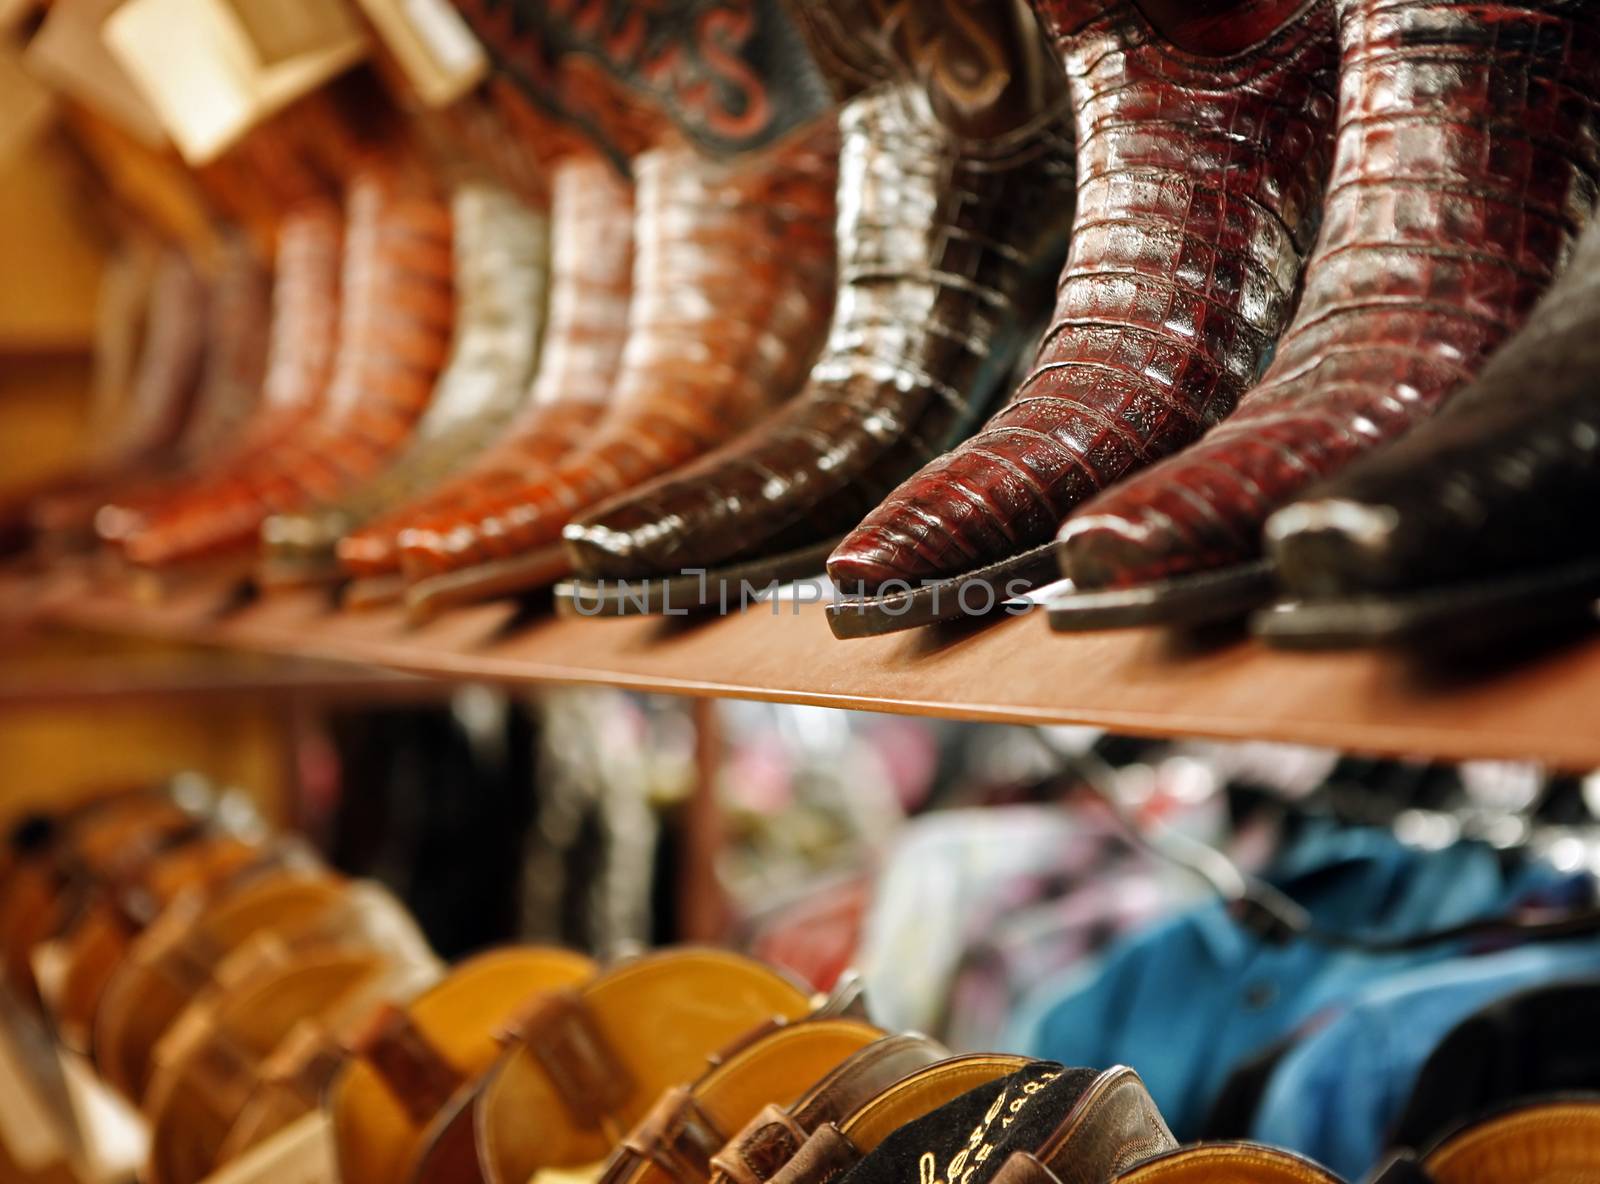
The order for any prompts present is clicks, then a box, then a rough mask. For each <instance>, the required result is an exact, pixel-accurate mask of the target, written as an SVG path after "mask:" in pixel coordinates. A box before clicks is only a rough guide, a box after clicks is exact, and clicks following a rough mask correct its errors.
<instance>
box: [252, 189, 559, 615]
mask: <svg viewBox="0 0 1600 1184" xmlns="http://www.w3.org/2000/svg"><path fill="white" fill-rule="evenodd" d="M451 221H452V224H453V232H454V237H455V286H456V290H457V292H458V293H459V294H460V295H459V299H458V302H457V308H456V317H457V330H456V338H455V343H454V345H453V346H452V349H451V355H450V360H449V362H448V364H447V365H446V366H445V369H444V372H443V373H442V374H441V375H440V377H439V384H438V389H437V390H436V392H435V393H434V396H433V399H432V401H431V402H430V403H429V405H428V410H427V412H426V413H425V414H424V415H423V416H422V418H421V419H420V420H419V421H418V423H417V427H416V431H415V433H414V434H413V436H412V440H411V443H410V444H409V445H408V446H407V447H406V449H405V450H404V452H402V453H401V454H400V456H399V457H397V458H396V459H395V461H394V462H393V464H391V465H389V466H388V467H387V468H385V469H384V470H383V471H382V472H381V473H380V474H379V475H378V476H377V477H376V478H375V479H373V480H372V481H370V482H367V483H365V484H363V485H361V486H359V487H358V488H357V489H355V490H353V491H352V492H351V493H350V494H349V495H348V496H346V497H344V498H342V499H340V500H339V501H338V502H335V503H333V504H329V505H324V506H321V507H319V508H317V509H314V510H311V511H308V512H305V513H301V514H287V515H279V516H276V517H273V518H269V519H267V521H266V522H265V523H264V524H263V525H262V531H261V538H262V543H263V550H264V556H263V565H262V573H263V578H265V579H267V580H268V582H284V581H287V582H291V583H292V582H299V581H303V580H307V579H310V580H317V579H326V578H329V577H330V576H334V575H337V574H338V572H339V567H338V563H337V556H336V554H335V547H336V546H337V544H338V542H339V540H340V539H341V538H342V537H343V536H344V535H345V534H347V533H349V531H350V530H351V529H352V528H353V527H355V526H357V525H359V524H360V523H362V522H364V521H367V520H368V519H371V518H372V517H374V516H375V515H376V514H377V513H379V512H380V511H381V510H382V509H384V508H385V507H386V506H392V505H394V504H395V503H396V502H398V501H400V500H402V498H403V497H404V496H405V494H406V493H407V491H411V492H415V491H417V490H421V489H426V488H430V487H432V486H435V485H437V484H438V482H439V481H440V480H441V479H442V478H444V477H447V476H449V475H450V474H451V473H452V472H453V471H454V470H456V469H459V468H460V467H461V465H462V464H463V463H464V462H465V461H467V460H469V459H470V458H471V457H472V456H473V455H474V454H475V453H477V452H479V451H481V450H482V448H483V447H484V446H485V445H486V444H488V443H489V441H490V440H491V439H492V438H493V437H494V436H496V435H498V434H499V433H500V432H501V430H502V429H503V428H504V427H505V426H506V424H507V423H508V422H509V421H510V419H511V417H512V416H513V414H515V412H516V411H517V408H518V405H519V404H520V403H521V402H522V399H523V396H524V394H525V393H526V391H527V387H528V380H529V377H530V376H531V375H532V373H533V368H534V365H535V362H536V361H537V358H538V352H539V337H540V330H541V329H542V327H543V320H544V304H545V299H544V297H545V278H546V267H545V261H546V247H547V240H546V230H547V226H546V221H545V218H544V216H543V215H542V214H539V213H535V212H534V211H533V210H531V209H529V208H528V207H526V206H525V205H523V203H522V202H520V201H519V200H518V199H517V198H515V197H513V196H512V195H511V194H510V193H509V192H507V191H505V190H504V189H501V188H500V187H498V186H495V185H489V184H484V183H470V184H464V185H462V186H461V187H460V188H458V189H457V190H456V192H455V193H454V195H453V196H452V198H451Z"/></svg>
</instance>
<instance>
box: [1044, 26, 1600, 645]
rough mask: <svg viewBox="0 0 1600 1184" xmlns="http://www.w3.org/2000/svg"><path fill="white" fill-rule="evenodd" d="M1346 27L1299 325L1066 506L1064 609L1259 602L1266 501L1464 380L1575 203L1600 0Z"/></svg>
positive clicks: (1588, 134)
mask: <svg viewBox="0 0 1600 1184" xmlns="http://www.w3.org/2000/svg"><path fill="white" fill-rule="evenodd" d="M1340 24H1341V40H1342V42H1343V64H1342V75H1341V86H1340V131H1339V144H1338V152H1337V155H1336V158H1335V164H1334V173H1333V178H1332V181H1331V184H1330V187H1329V191H1328V198H1327V206H1326V211H1325V213H1324V216H1323V228H1322V233H1321V237H1320V239H1319V241H1318V244H1317V249H1316V251H1315V253H1314V254H1313V257H1312V261H1311V263H1310V265H1309V267H1308V268H1307V272H1306V281H1305V291H1304V295H1303V297H1302V299H1301V302H1300V307H1299V309H1298V311H1297V312H1296V314H1295V320H1294V323H1293V325H1292V326H1291V328H1290V329H1289V331H1288V333H1286V334H1285V336H1284V339H1283V341H1282V342H1281V343H1280V344H1279V346H1278V350H1277V353H1276V356H1275V357H1274V359H1273V362H1272V366H1271V368H1270V369H1269V370H1268V371H1267V373H1266V375H1265V376H1264V378H1263V379H1262V381H1261V383H1260V385H1258V386H1257V387H1256V388H1255V389H1254V390H1252V391H1251V392H1250V394H1249V395H1248V396H1247V397H1246V398H1245V400H1244V401H1243V402H1242V403H1241V405H1240V407H1239V410H1238V411H1237V413H1236V414H1235V415H1234V416H1233V417H1232V418H1231V419H1230V420H1228V421H1227V422H1226V423H1224V424H1223V425H1222V426H1220V427H1219V428H1217V429H1216V430H1215V431H1213V432H1212V433H1211V434H1210V435H1209V436H1207V437H1206V439H1205V440H1204V441H1202V442H1201V443H1200V444H1199V445H1197V446H1196V447H1194V448H1192V449H1190V450H1189V451H1187V452H1185V453H1183V454H1182V455H1180V456H1178V457H1175V458H1173V459H1172V460H1169V461H1167V462H1166V463H1164V464H1162V465H1160V466H1157V467H1155V468H1153V469H1151V470H1150V471H1149V472H1147V473H1143V474H1141V475H1140V476H1139V477H1137V478H1135V479H1134V480H1132V481H1129V482H1127V483H1126V484H1124V485H1122V486H1120V487H1119V488H1117V489H1114V490H1112V491H1111V492H1110V493H1108V494H1107V495H1106V496H1104V497H1101V498H1098V499H1096V500H1095V501H1094V502H1092V503H1090V504H1089V505H1087V506H1085V507H1084V508H1083V510H1082V511H1081V512H1080V513H1079V514H1078V515H1076V516H1075V517H1074V518H1072V519H1071V520H1070V521H1068V522H1067V523H1066V525H1065V526H1064V527H1063V529H1062V532H1061V540H1062V543H1061V548H1062V554H1061V561H1062V564H1063V566H1064V567H1065V569H1066V570H1067V572H1068V573H1069V574H1070V575H1071V576H1072V579H1073V583H1074V584H1075V585H1076V586H1077V587H1078V588H1079V589H1087V590H1089V594H1088V595H1085V596H1083V598H1082V599H1081V600H1080V599H1079V598H1078V597H1069V598H1064V600H1063V602H1062V603H1061V605H1060V607H1059V609H1057V608H1055V607H1054V606H1053V607H1052V614H1051V616H1052V622H1053V623H1055V624H1057V625H1058V626H1059V627H1062V628H1071V627H1091V626H1095V625H1101V624H1106V623H1132V622H1137V621H1165V622H1173V623H1182V622H1186V621H1196V620H1201V619H1205V618H1212V617H1220V616H1233V615H1236V614H1239V613H1242V612H1244V611H1246V610H1248V609H1249V608H1251V607H1253V605H1254V604H1256V603H1258V602H1259V601H1260V600H1261V599H1262V598H1263V597H1264V596H1265V595H1267V594H1268V593H1269V592H1270V587H1271V577H1270V574H1269V573H1268V572H1267V570H1266V564H1265V563H1264V562H1263V561H1261V560H1260V558H1259V556H1260V555H1261V546H1262V539H1261V533H1262V530H1261V528H1262V524H1263V523H1264V521H1265V520H1266V518H1267V517H1268V516H1269V515H1270V514H1271V513H1272V511H1273V510H1274V509H1276V508H1277V507H1278V506H1280V505H1282V504H1284V503H1285V502H1287V501H1289V500H1290V499H1291V498H1292V497H1293V496H1294V495H1295V494H1296V493H1298V492H1299V491H1300V490H1301V489H1303V488H1305V487H1306V486H1308V485H1309V484H1310V483H1312V482H1313V481H1315V480H1317V479H1318V478H1321V477H1326V476H1328V475H1329V474H1331V473H1333V472H1335V471H1337V470H1339V469H1341V468H1342V467H1343V466H1345V465H1346V464H1348V463H1349V462H1350V461H1351V460H1353V459H1354V458H1355V457H1357V456H1359V455H1360V454H1361V453H1363V452H1365V451H1367V450H1369V449H1371V448H1373V447H1374V446H1376V445H1377V444H1379V443H1382V442H1383V441H1385V440H1388V439H1391V438H1393V437H1394V436H1397V435H1399V434H1400V433H1402V432H1404V431H1405V430H1406V429H1407V428H1409V427H1411V426H1412V425H1413V424H1415V423H1416V422H1417V421H1418V420H1420V419H1422V418H1423V417H1425V416H1427V415H1428V414H1430V413H1431V412H1432V411H1433V410H1434V409H1435V408H1437V407H1438V406H1439V404H1440V403H1441V402H1442V401H1443V400H1444V399H1446V398H1447V397H1448V396H1449V395H1450V394H1451V393H1452V392H1454V391H1455V390H1456V389H1458V388H1459V387H1461V386H1462V385H1463V384H1464V383H1465V382H1466V381H1467V380H1469V379H1470V378H1472V376H1473V375H1474V374H1475V373H1476V372H1477V371H1478V369H1479V368H1480V367H1481V366H1482V364H1483V362H1484V361H1485V360H1486V359H1487V357H1488V355H1489V354H1490V352H1491V351H1493V350H1494V349H1495V348H1496V347H1497V346H1498V345H1499V344H1500V343H1501V342H1502V341H1504V340H1505V339H1506V338H1507V337H1508V336H1509V335H1510V334H1511V333H1512V332H1513V331H1514V330H1515V329H1516V328H1517V326H1518V325H1520V324H1521V323H1522V321H1523V320H1524V318H1525V317H1526V315H1527V313H1528V311H1529V309H1530V308H1531V307H1532V306H1533V304H1534V302H1535V301H1536V300H1537V299H1538V298H1539V295H1540V293H1541V292H1543V291H1544V289H1545V288H1546V287H1547V286H1548V285H1549V284H1550V282H1551V279H1552V277H1553V275H1554V274H1555V271H1556V269H1557V268H1558V267H1559V266H1560V264H1561V262H1562V261H1563V260H1564V259H1565V258H1566V256H1567V253H1568V250H1569V248H1570V247H1571V245H1572V242H1573V240H1574V238H1575V237H1576V236H1577V234H1578V232H1579V231H1580V230H1581V229H1582V227H1583V225H1584V223H1585V222H1586V221H1587V220H1588V218H1589V215H1590V211H1591V210H1592V208H1593V206H1594V202H1595V196H1596V178H1597V176H1600V120H1597V118H1596V107H1595V102H1594V100H1595V97H1596V94H1597V93H1600V7H1597V6H1595V5H1593V4H1571V3H1567V2H1566V0H1521V2H1518V3H1477V2H1475V3H1461V2H1451V0H1340ZM1074 602H1076V603H1077V605H1078V606H1079V607H1078V608H1077V609H1075V608H1074Z"/></svg>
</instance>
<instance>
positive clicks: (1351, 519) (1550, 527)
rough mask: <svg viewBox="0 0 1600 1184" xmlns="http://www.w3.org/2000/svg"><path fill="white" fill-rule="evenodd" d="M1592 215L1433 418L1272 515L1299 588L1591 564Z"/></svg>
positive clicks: (1280, 555)
mask: <svg viewBox="0 0 1600 1184" xmlns="http://www.w3.org/2000/svg"><path fill="white" fill-rule="evenodd" d="M1597 374H1600V223H1592V224H1591V225H1590V227H1589V229H1588V231H1587V232H1586V233H1585V234H1584V236H1583V238H1582V239H1581V240H1580V242H1579V244H1578V249H1577V251H1576V252H1575V254H1574V256H1573V259H1572V262H1571V263H1570V264H1569V265H1568V267H1567V269H1566V271H1565V273H1564V274H1563V275H1562V277H1561V278H1560V279H1559V280H1558V281H1557V282H1556V284H1555V286H1554V287H1552V288H1551V289H1550V291H1549V292H1548V293H1546V294H1545V297H1544V299H1543V300H1542V301H1540V302H1539V305H1538V307H1536V308H1535V309H1534V311H1533V313H1532V315H1531V316H1530V317H1529V319H1528V323H1527V325H1525V326H1524V327H1523V329H1522V331H1521V332H1520V333H1518V334H1517V335H1516V336H1515V337H1513V338H1512V339H1511V341H1510V342H1509V343H1508V344H1507V345H1506V346H1505V348H1504V349H1501V350H1500V351H1499V352H1498V353H1496V354H1495V355H1494V356H1493V357H1492V358H1491V359H1490V360H1489V363H1488V365H1487V366H1485V367H1484V370H1483V373H1482V374H1481V375H1479V377H1478V378H1477V380H1476V381H1474V382H1473V383H1472V384H1471V385H1470V386H1468V387H1466V388H1464V389H1463V390H1462V391H1461V392H1460V393H1459V394H1456V395H1454V396H1452V397H1451V399H1450V401H1449V402H1448V403H1446V404H1445V405H1444V408H1443V409H1442V410H1441V411H1440V412H1439V414H1438V415H1437V416H1435V417H1434V418H1433V419H1430V420H1428V421H1427V422H1426V423H1424V424H1422V425H1420V426H1419V427H1418V428H1417V429H1416V430H1415V431H1413V432H1411V433H1409V434H1408V435H1406V436H1405V437H1404V438H1402V439H1400V440H1398V441H1396V442H1395V443H1394V444H1392V445H1390V446H1388V447H1387V448H1383V449H1380V450H1379V451H1378V452H1376V453H1374V454H1372V455H1371V456H1367V457H1363V458H1361V459H1360V460H1358V461H1356V462H1355V464H1353V465H1352V466H1351V467H1350V468H1348V469H1346V470H1345V471H1344V472H1343V473H1341V474H1339V476H1337V477H1335V478H1334V479H1333V480H1332V481H1330V482H1327V483H1325V484H1323V485H1320V486H1318V487H1316V488H1315V489H1314V490H1312V491H1311V492H1309V493H1307V494H1306V496H1305V498H1304V499H1303V500H1302V501H1299V502H1295V503H1291V504H1290V505H1289V506H1288V507H1286V508H1285V509H1283V510H1280V511H1279V512H1278V513H1277V514H1275V515H1273V517H1272V518H1270V519H1268V521H1267V541H1268V548H1269V550H1270V552H1271V554H1272V556H1273V558H1274V559H1275V560H1276V562H1277V568H1278V573H1279V577H1280V579H1281V580H1282V581H1283V582H1284V583H1285V584H1286V585H1287V586H1288V587H1290V588H1291V589H1293V590H1294V591H1296V592H1300V593H1302V594H1305V595H1327V594H1330V593H1333V594H1337V593H1352V592H1372V591H1379V590H1392V589H1397V588H1408V587H1411V588H1414V587H1417V586H1421V585H1426V584H1429V583H1434V582H1441V581H1452V580H1474V579H1482V578H1484V577H1486V576H1487V577H1495V576H1505V575H1508V574H1510V573H1512V572H1513V571H1515V570H1517V569H1519V568H1525V567H1529V566H1543V565H1548V564H1558V563H1563V562H1570V561H1573V560H1577V559H1595V558H1600V529H1597V528H1596V527H1595V526H1594V525H1592V524H1591V522H1590V520H1589V516H1588V515H1585V514H1575V513H1573V507H1575V506H1583V505H1589V504H1593V501H1594V498H1595V495H1596V494H1597V493H1600V463H1597V458H1596V454H1597V452H1600V398H1596V396H1595V390H1594V381H1595V375H1597Z"/></svg>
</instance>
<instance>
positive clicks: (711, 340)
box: [401, 121, 837, 576]
mask: <svg viewBox="0 0 1600 1184" xmlns="http://www.w3.org/2000/svg"><path fill="white" fill-rule="evenodd" d="M836 166H837V133H836V129H835V128H834V127H833V126H832V123H831V121H830V122H829V123H828V124H827V125H826V126H822V127H818V128H816V129H814V130H813V131H812V132H810V133H809V134H807V135H806V136H805V137H804V138H803V139H801V140H799V141H798V142H796V143H794V144H791V145H788V146H786V147H784V148H781V149H778V150H775V151H774V152H771V153H768V154H766V155H764V156H763V157H762V158H761V159H760V160H759V161H752V162H741V164H740V165H739V166H732V165H722V164H716V163H712V162H708V161H705V160H703V159H701V158H699V157H698V156H697V155H696V154H695V153H694V151H693V150H692V149H689V148H687V147H682V146H667V147H662V148H656V149H652V150H651V151H649V152H647V153H645V154H644V155H643V156H641V157H640V158H639V159H638V160H637V161H636V162H635V168H634V173H635V177H636V180H637V186H638V200H637V211H638V214H637V220H636V223H635V241H636V257H635V266H634V290H633V301H632V305H631V308H630V311H629V318H628V323H629V335H628V342H627V346H626V348H625V349H624V351H623V356H622V362H621V368H620V371H619V373H618V375H617V379H616V385H615V394H614V396H613V402H612V405H611V407H610V409H609V411H608V413H607V415H606V417H605V419H604V420H603V421H602V422H601V423H600V424H599V425H598V427H597V428H596V430H595V431H594V432H593V433H592V434H591V435H590V437H589V438H588V440H587V441H586V443H585V445H584V447H582V448H580V449H578V450H576V451H575V452H574V453H573V454H571V455H569V456H568V457H566V458H565V459H563V460H561V461H558V462H557V463H555V464H554V465H551V466H549V467H548V468H546V469H544V470H542V471H534V472H530V473H528V474H527V476H526V479H525V481H524V482H523V484H522V485H521V486H520V487H519V488H518V489H516V490H514V491H512V492H511V493H509V494H507V495H504V496H500V497H496V498H491V499H489V500H487V501H486V502H484V503H482V504H474V505H471V506H468V507H466V508H464V509H463V510H462V511H461V512H460V514H459V515H458V516H457V517H456V519H455V521H454V522H453V523H452V524H451V525H449V526H448V527H447V528H443V529H431V530H423V529H412V530H409V531H407V532H406V533H405V534H404V535H402V537H401V548H402V553H403V564H404V567H405V569H406V571H407V573H408V574H410V575H413V576H422V575H426V574H430V573H437V572H443V571H453V570H459V569H461V568H467V567H471V566H474V565H475V564H478V563H481V562H484V561H486V560H489V559H494V558H498V557H504V556H509V555H517V554H520V553H523V552H527V551H532V550H537V549H540V548H544V547H548V546H551V545H552V544H555V543H556V542H557V541H558V540H559V539H560V537H561V530H562V527H564V526H565V525H566V524H567V522H568V521H569V520H570V519H571V518H572V517H573V515H575V514H576V513H578V512H579V511H581V510H583V509H586V508H587V507H589V506H591V505H593V504H595V503H596V502H598V501H600V500H601V499H603V498H605V497H608V496H611V495H614V494H616V493H619V492H621V491H622V490H624V489H627V488H630V487H632V486H634V485H637V484H638V483H640V482H641V481H644V480H646V479H648V478H651V477H654V476H657V475H659V474H660V473H663V472H665V471H667V470H670V469H672V468H675V467H677V466H678V465H680V464H682V463H684V462H685V461H688V460H691V459H693V458H694V457H696V456H698V455H700V454H702V453H704V452H707V451H709V450H710V449H711V448H713V447H715V446H716V445H718V444H720V443H722V442H724V441H726V440H728V439H729V438H731V437H733V436H735V435H737V434H738V432H739V431H740V430H742V429H743V428H745V427H748V426H749V425H750V424H751V423H753V422H754V421H755V420H757V419H758V418H760V416H762V415H763V414H765V413H766V412H767V411H769V410H771V409H772V408H773V407H774V406H776V405H777V404H778V403H780V402H782V401H783V400H784V399H786V398H788V397H790V396H791V395H793V394H794V393H795V391H796V390H797V389H798V387H799V385H800V383H801V381H802V380H803V378H804V377H805V374H806V373H807V372H808V371H809V369H810V367H811V363H812V362H813V361H814V360H815V357H816V352H817V349H818V348H819V346H820V345H821V343H822V339H823V335H824V332H825V329H826V326H827V318H828V314H829V311H830V308H831V304H832V297H833V273H834V238H833V223H834V186H835V172H836Z"/></svg>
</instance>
